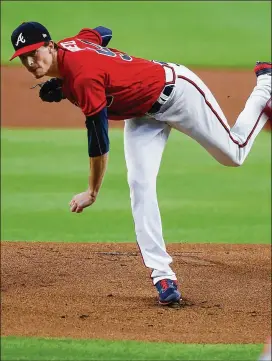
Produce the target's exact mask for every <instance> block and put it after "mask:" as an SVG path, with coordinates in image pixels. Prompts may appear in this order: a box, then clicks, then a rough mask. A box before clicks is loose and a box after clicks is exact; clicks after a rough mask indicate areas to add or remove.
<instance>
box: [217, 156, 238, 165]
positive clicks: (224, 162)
mask: <svg viewBox="0 0 272 361" xmlns="http://www.w3.org/2000/svg"><path fill="white" fill-rule="evenodd" d="M220 163H221V164H222V165H224V166H225V167H240V166H241V165H242V164H243V161H242V160H241V159H239V158H233V157H231V156H230V157H229V158H226V159H224V160H222V161H220Z"/></svg>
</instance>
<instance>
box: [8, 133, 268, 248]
mask: <svg viewBox="0 0 272 361" xmlns="http://www.w3.org/2000/svg"><path fill="white" fill-rule="evenodd" d="M110 139H111V154H110V162H109V168H108V172H107V175H106V178H105V182H104V184H103V188H102V190H101V194H100V195H99V198H98V200H97V202H96V203H95V205H93V207H91V208H88V209H86V210H85V211H84V212H83V213H82V214H74V213H71V212H69V206H68V203H69V201H70V199H71V197H72V196H73V194H75V193H79V192H81V191H84V190H85V188H86V186H87V181H88V154H87V149H86V143H87V142H86V133H85V130H8V129H4V130H2V239H5V240H36V241H37V240H47V241H72V242H82V241H84V242H99V241H102V242H107V241H108V242H112V241H114V242H134V239H135V235H134V226H133V221H132V216H131V211H130V201H129V190H128V185H127V181H126V168H125V161H124V155H123V132H122V131H121V130H117V129H113V130H111V133H110ZM270 140H271V139H270V133H266V132H264V133H262V134H260V136H259V137H258V138H257V141H256V143H255V145H254V149H253V151H252V152H251V154H250V155H249V158H248V159H247V160H246V162H245V164H244V165H243V166H242V167H240V168H228V167H223V166H221V165H219V164H218V163H217V162H216V161H215V160H213V159H212V158H211V157H210V155H209V154H208V153H206V152H205V151H204V150H203V149H202V148H201V147H200V146H199V145H198V144H197V143H196V142H194V141H192V140H191V139H190V138H188V137H186V136H184V135H182V134H180V133H178V132H176V131H173V132H172V134H171V136H170V139H169V142H168V144H167V147H166V151H165V154H164V157H163V162H162V167H161V172H160V175H159V178H158V195H159V201H160V206H161V210H162V217H163V225H164V234H165V238H166V240H167V241H168V242H224V243H269V242H270V202H269V200H270V190H271V189H270V143H271V142H270ZM105 224H107V227H104V225H105Z"/></svg>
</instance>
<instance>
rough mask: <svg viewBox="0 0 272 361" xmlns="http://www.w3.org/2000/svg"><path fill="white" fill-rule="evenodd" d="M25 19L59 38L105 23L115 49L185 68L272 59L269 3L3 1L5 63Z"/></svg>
mask: <svg viewBox="0 0 272 361" xmlns="http://www.w3.org/2000/svg"><path fill="white" fill-rule="evenodd" d="M23 21H38V22H41V23H43V24H44V25H45V26H46V27H47V28H48V29H49V31H50V33H51V35H52V37H53V39H54V40H60V39H62V38H64V37H67V36H72V35H74V34H76V32H78V31H79V30H80V29H81V28H83V27H96V26H98V25H104V26H107V27H110V28H111V29H112V30H113V34H114V35H113V40H112V42H111V43H110V46H111V47H115V48H117V49H120V50H123V51H126V52H127V53H128V54H131V55H136V56H141V57H146V58H147V59H158V60H164V61H172V62H180V63H183V64H186V65H194V66H206V67H207V66H209V67H213V66H217V67H229V66H231V67H250V68H251V67H252V65H253V64H254V63H255V61H256V60H269V59H270V58H271V36H270V34H271V4H270V2H268V1H182V2H181V1H180V2H175V1H157V2H156V1H108V2H106V1H96V2H88V1H76V2H72V1H71V2H65V3H64V2H62V1H4V2H2V3H1V30H2V31H1V61H2V63H7V62H8V59H9V58H10V56H11V54H12V53H13V48H12V45H11V43H10V36H11V33H12V31H13V30H14V29H15V28H16V27H17V26H18V25H19V24H20V23H21V22H23ZM12 63H15V64H16V63H17V64H18V60H15V61H14V62H12Z"/></svg>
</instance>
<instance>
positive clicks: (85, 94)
mask: <svg viewBox="0 0 272 361" xmlns="http://www.w3.org/2000/svg"><path fill="white" fill-rule="evenodd" d="M74 91H75V95H76V99H77V102H78V105H79V107H80V108H81V110H82V111H83V113H84V114H85V115H86V116H90V115H93V114H96V113H98V112H99V111H100V110H101V109H103V108H104V107H105V106H106V103H107V101H106V94H105V87H104V84H103V81H102V79H99V78H85V77H84V78H83V77H79V78H78V79H76V80H75V83H74Z"/></svg>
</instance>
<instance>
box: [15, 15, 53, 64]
mask: <svg viewBox="0 0 272 361" xmlns="http://www.w3.org/2000/svg"><path fill="white" fill-rule="evenodd" d="M49 40H51V36H50V34H49V32H48V30H47V29H46V28H45V27H44V26H43V25H42V24H40V23H36V22H34V21H30V22H27V23H22V24H21V25H20V26H18V27H17V28H16V29H15V30H14V31H13V33H12V34H11V42H12V45H13V47H14V49H15V53H14V54H13V55H12V57H11V58H10V60H12V59H14V58H16V57H17V56H19V55H22V54H24V53H28V52H29V51H33V50H36V49H38V48H39V47H41V46H43V44H44V42H45V41H49Z"/></svg>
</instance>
